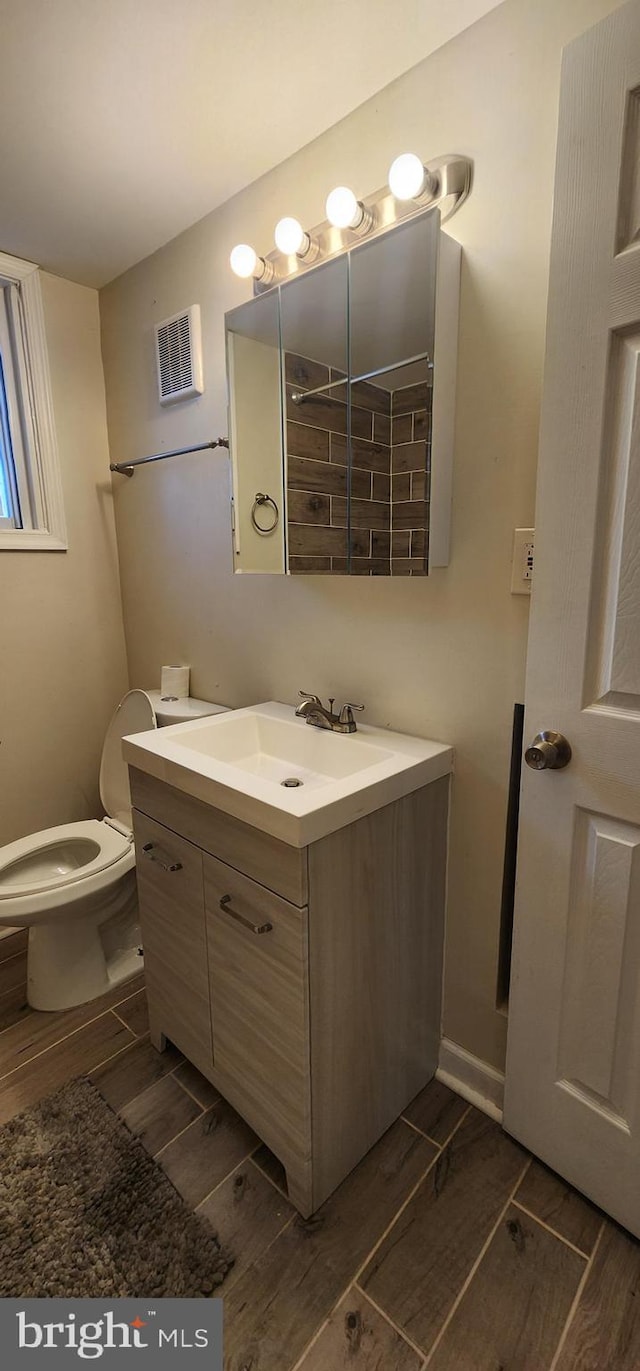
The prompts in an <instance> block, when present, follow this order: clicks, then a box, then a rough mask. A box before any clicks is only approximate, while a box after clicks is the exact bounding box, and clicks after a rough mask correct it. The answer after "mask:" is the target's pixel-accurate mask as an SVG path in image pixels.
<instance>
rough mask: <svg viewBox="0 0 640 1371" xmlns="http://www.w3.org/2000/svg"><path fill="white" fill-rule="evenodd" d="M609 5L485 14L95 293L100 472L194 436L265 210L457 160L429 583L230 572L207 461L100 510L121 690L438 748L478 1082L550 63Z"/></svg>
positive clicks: (539, 290)
mask: <svg viewBox="0 0 640 1371" xmlns="http://www.w3.org/2000/svg"><path fill="white" fill-rule="evenodd" d="M615 8H616V3H615V0H562V3H561V4H558V3H557V0H542V2H541V0H507V3H505V4H504V5H502V6H500V7H499V8H498V9H496V10H494V11H493V12H492V13H490V14H489V15H487V16H486V17H485V18H484V19H482V20H481V21H479V23H477V24H476V25H475V26H474V27H473V28H471V29H469V30H468V31H467V32H466V33H464V34H462V35H461V36H460V37H458V38H456V39H455V40H453V41H452V42H451V43H450V44H448V45H447V46H446V47H444V48H442V49H440V51H438V52H436V53H435V54H433V55H432V56H431V57H429V58H427V60H426V61H424V62H422V63H421V64H420V65H419V66H417V67H415V68H414V69H413V70H412V71H410V72H408V73H407V74H406V75H405V76H403V77H401V78H400V79H399V80H398V81H396V82H395V83H394V84H393V85H391V86H389V87H387V88H386V89H385V90H383V91H381V92H380V93H379V94H378V95H377V96H376V97H375V98H374V99H373V100H371V101H369V102H368V103H367V104H365V105H363V106H362V107H361V108H360V109H359V110H357V111H356V112H355V113H354V114H352V115H350V116H349V117H348V118H347V119H345V120H344V121H343V122H342V123H341V124H339V125H337V126H336V127H334V128H332V129H330V130H329V131H328V132H327V133H326V134H324V135H323V136H322V137H321V138H319V139H317V140H316V141H315V142H314V143H312V144H311V145H310V146H308V147H307V148H305V149H304V150H303V151H302V152H300V153H299V154H297V155H296V156H295V157H293V158H291V159H290V160H289V161H287V162H285V163H284V164H282V165H281V166H279V167H277V168H276V169H275V170H274V171H273V172H271V173H269V175H267V176H265V177H264V178H263V179H262V180H261V181H259V182H257V183H255V184H254V185H252V186H250V187H248V188H247V189H246V190H245V191H243V192H242V193H241V194H240V195H238V196H236V197H235V198H234V199H233V200H231V201H229V202H228V203H227V204H226V205H224V206H222V207H221V208H220V209H219V210H217V211H216V212H215V213H213V214H212V215H210V216H209V217H208V218H206V219H204V220H202V221H201V222H200V223H199V224H197V225H195V226H194V227H193V228H192V229H190V230H189V231H188V232H187V233H184V234H182V235H181V236H180V237H179V238H177V239H175V240H174V241H173V242H171V243H169V244H168V245H167V246H166V247H165V248H163V249H162V250H161V251H160V252H158V253H156V254H155V255H154V256H153V257H151V258H148V259H147V260H146V261H145V262H142V263H141V264H140V265H139V266H137V267H136V268H134V269H133V270H132V271H130V272H128V273H127V274H126V275H124V276H123V277H121V278H120V279H119V280H117V281H115V282H114V283H112V285H110V286H109V287H107V288H106V289H105V290H104V291H103V292H102V294H101V313H102V323H103V355H104V360H105V369H106V382H107V397H108V417H109V432H110V441H111V445H112V453H113V456H114V457H116V456H117V458H119V459H120V458H123V457H135V456H142V455H143V454H144V453H146V452H154V451H156V450H158V449H159V448H162V447H173V446H177V445H179V444H183V443H185V444H186V443H192V442H195V441H197V440H198V439H205V438H208V437H210V436H217V434H218V433H224V432H225V431H226V418H225V383H224V355H223V317H222V316H223V313H224V311H225V310H226V309H229V308H231V307H232V306H234V305H236V304H239V303H240V302H241V301H242V300H243V299H245V298H247V295H248V292H247V288H246V285H245V284H243V283H240V282H238V281H237V280H235V279H234V277H233V276H232V275H231V272H230V270H229V268H228V264H227V262H228V254H229V251H230V249H231V248H232V247H233V245H234V243H236V242H238V241H248V242H253V243H254V244H255V245H256V247H257V248H258V250H261V251H269V249H270V244H271V241H272V239H271V235H272V231H273V225H274V223H275V221H276V220H277V219H278V218H279V217H280V216H281V215H282V214H284V213H288V214H295V215H297V216H298V217H299V218H300V219H301V220H302V222H303V223H306V224H313V223H317V222H318V221H320V220H321V219H322V218H323V213H324V211H323V204H324V197H325V195H326V193H327V191H328V190H329V189H330V188H331V186H332V185H335V184H337V183H340V182H346V183H347V184H349V185H352V186H353V187H354V189H355V190H356V191H357V192H359V193H360V194H366V193H367V192H369V191H371V190H373V189H375V187H377V186H380V185H382V184H383V183H384V180H385V175H386V169H387V167H388V165H389V163H390V161H391V160H392V158H393V156H395V155H396V154H397V153H398V152H400V151H402V150H405V149H408V148H413V149H416V150H417V151H419V152H421V153H422V154H423V155H424V157H425V158H426V159H428V158H429V157H430V156H437V155H439V154H442V153H445V152H454V151H455V152H462V153H465V154H467V155H468V156H470V157H472V158H473V159H474V162H475V177H474V187H473V193H472V195H471V197H470V199H469V201H468V202H467V204H466V205H465V206H464V207H463V209H462V210H461V212H460V213H459V214H458V215H457V216H456V218H455V219H453V220H452V222H451V225H450V230H451V232H452V234H453V235H454V236H455V237H457V238H458V239H459V240H460V242H461V243H462V245H463V248H464V256H463V272H462V298H461V322H460V352H459V371H458V400H457V432H456V450H455V479H454V497H453V539H452V559H451V565H450V567H449V568H448V569H446V570H441V571H438V572H435V573H433V574H432V576H431V577H430V578H429V580H428V581H426V582H425V581H422V580H397V581H395V580H389V581H385V580H384V579H378V578H376V579H372V580H370V579H360V578H357V579H355V580H353V581H349V580H346V579H344V578H340V579H336V580H335V581H329V580H326V579H320V578H301V579H299V580H297V579H292V580H288V579H284V578H278V577H242V576H237V577H233V576H232V575H231V542H230V534H229V516H228V498H229V476H228V462H227V459H226V457H225V456H221V455H219V454H216V455H211V454H204V455H201V456H197V457H193V458H184V459H176V460H175V461H173V462H171V463H167V465H166V466H155V467H149V468H146V469H145V470H144V471H142V472H139V473H138V474H137V475H136V477H135V479H134V480H132V481H125V480H121V481H119V483H118V486H117V489H116V508H117V525H118V539H119V548H120V562H121V570H122V582H123V598H124V614H125V627H126V634H127V643H128V650H129V660H130V672H131V680H132V683H136V684H138V683H140V684H141V683H145V682H155V681H157V680H158V674H159V669H160V664H161V663H162V662H165V661H166V662H169V661H180V660H184V661H185V662H189V663H191V665H192V670H193V675H192V690H193V693H194V694H197V695H200V696H203V697H205V698H207V697H208V698H211V699H217V700H221V701H225V702H227V703H229V704H233V705H243V704H248V703H250V702H255V701H259V700H265V699H270V698H275V699H280V700H285V701H291V702H293V701H294V699H295V696H296V691H297V689H298V688H299V687H304V688H305V689H307V690H315V691H318V692H319V693H320V694H321V695H325V696H326V695H327V694H331V695H335V696H336V697H337V698H338V700H340V699H351V700H353V699H355V700H360V699H362V700H364V701H365V703H366V705H367V715H366V718H368V719H370V720H372V721H374V722H376V723H380V724H388V725H390V726H392V727H395V728H398V729H401V730H405V731H409V732H414V733H418V734H422V735H426V736H431V737H434V738H439V739H444V740H446V741H448V742H451V743H453V744H454V745H455V747H456V752H457V761H456V776H455V781H454V786H453V813H452V824H451V861H450V880H449V912H448V939H447V966H446V992H445V1017H444V1031H445V1033H446V1035H447V1036H448V1037H450V1038H453V1039H454V1040H456V1041H457V1042H458V1043H461V1044H463V1045H464V1046H465V1047H466V1048H468V1049H469V1050H470V1051H471V1052H473V1053H475V1054H477V1055H478V1056H480V1057H482V1058H485V1059H486V1060H488V1061H490V1062H492V1063H494V1064H495V1065H496V1066H501V1064H502V1062H503V1053H504V1040H505V1030H506V1021H505V1018H504V1016H503V1015H502V1014H500V1013H499V1012H497V1010H496V1008H495V997H496V961H497V947H498V931H499V910H500V891H501V880H502V859H503V845H504V825H505V808H506V785H507V777H508V771H509V750H510V729H511V716H512V707H513V702H514V701H515V700H519V699H522V694H523V674H524V659H525V646H526V633H527V614H528V605H527V601H526V599H524V598H522V597H515V598H514V597H512V596H511V595H510V593H509V579H510V557H511V542H512V532H513V529H514V527H516V526H519V525H525V526H527V525H529V524H531V523H533V517H534V486H535V465H536V443H537V425H538V408H539V400H540V384H541V373H542V361H543V344H544V325H545V309H546V289H547V271H548V258H549V233H550V218H551V201H552V190H553V170H554V152H555V138H556V122H557V101H558V81H559V68H560V53H561V47H562V45H563V44H564V43H565V42H567V41H569V40H570V39H571V38H573V37H574V36H576V35H577V34H578V33H580V32H582V31H583V30H584V29H585V28H587V27H589V25H590V24H592V23H595V22H596V21H597V20H598V19H599V18H601V17H602V16H604V15H605V14H606V13H608V12H610V11H611V10H612V9H615ZM256 137H257V138H259V137H260V122H259V117H258V115H257V116H256ZM167 190H168V193H170V169H168V171H167ZM196 301H197V302H199V303H200V305H201V307H202V315H203V328H204V349H205V365H206V392H205V394H204V396H203V397H202V398H201V399H198V400H197V401H192V402H187V403H183V404H181V405H177V406H175V407H174V408H173V409H170V410H169V409H167V410H165V411H161V410H160V408H159V406H158V402H157V398H156V393H155V376H154V365H153V336H152V325H153V323H154V321H156V320H159V319H162V318H164V317H166V316H167V315H169V314H171V313H172V312H174V311H176V310H178V309H181V308H183V307H184V306H187V305H190V304H192V303H194V302H196Z"/></svg>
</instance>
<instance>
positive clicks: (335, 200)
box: [325, 186, 364, 229]
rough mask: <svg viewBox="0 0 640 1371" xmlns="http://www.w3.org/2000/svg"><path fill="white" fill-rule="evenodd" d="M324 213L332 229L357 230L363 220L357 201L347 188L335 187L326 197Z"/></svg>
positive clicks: (360, 206) (362, 212)
mask: <svg viewBox="0 0 640 1371" xmlns="http://www.w3.org/2000/svg"><path fill="white" fill-rule="evenodd" d="M325 213H326V216H327V219H328V220H329V223H330V224H333V226H334V228H341V229H345V228H358V227H359V225H360V224H361V223H362V220H363V218H364V210H363V207H362V205H361V204H360V201H359V200H356V197H355V195H354V193H353V191H352V190H349V187H348V186H336V187H335V190H332V191H331V193H330V194H329V195H328V196H327V202H326V205H325Z"/></svg>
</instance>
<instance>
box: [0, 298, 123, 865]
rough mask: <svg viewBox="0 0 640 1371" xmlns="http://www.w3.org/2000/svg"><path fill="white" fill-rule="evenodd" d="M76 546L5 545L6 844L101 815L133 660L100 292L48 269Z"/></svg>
mask: <svg viewBox="0 0 640 1371" xmlns="http://www.w3.org/2000/svg"><path fill="white" fill-rule="evenodd" d="M42 287H43V303H44V314H45V326H46V334H47V346H48V350H49V361H50V367H51V381H52V389H53V404H54V411H55V421H56V432H57V438H58V447H59V452H60V464H61V468H62V482H63V489H64V500H65V510H66V518H67V532H68V541H69V547H68V551H67V552H0V602H1V606H2V607H1V610H0V622H1V623H2V659H1V662H0V720H1V735H0V736H1V742H2V746H1V750H0V776H1V782H0V844H3V843H7V842H10V841H12V840H13V839H14V838H18V837H21V836H22V835H23V834H25V833H30V832H34V831H35V830H37V829H40V828H45V827H49V826H51V825H54V824H60V823H67V822H69V821H71V820H73V819H84V818H87V817H91V816H95V815H97V814H98V813H100V810H99V799H98V786H97V782H98V768H99V764H100V751H101V747H102V740H103V736H104V731H105V728H106V725H107V723H108V721H109V716H110V714H111V712H112V710H113V708H114V706H115V705H116V703H117V701H118V698H119V695H120V694H121V693H122V692H123V690H125V689H126V680H127V678H126V660H125V648H124V634H123V630H122V614H121V607H120V586H119V576H118V561H117V552H116V544H115V529H114V519H113V499H112V494H111V485H110V480H109V468H108V463H109V457H108V449H107V431H106V413H105V400H104V380H103V373H102V363H101V357H100V329H99V316H98V296H97V292H96V291H94V290H88V289H87V288H86V287H85V286H77V285H73V284H71V283H70V282H68V281H62V280H60V279H59V278H57V277H54V276H48V275H43V278H42Z"/></svg>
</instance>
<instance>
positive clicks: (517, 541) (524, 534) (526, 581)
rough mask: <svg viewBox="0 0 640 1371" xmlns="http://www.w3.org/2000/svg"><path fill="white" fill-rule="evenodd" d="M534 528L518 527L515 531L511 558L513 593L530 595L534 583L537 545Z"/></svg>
mask: <svg viewBox="0 0 640 1371" xmlns="http://www.w3.org/2000/svg"><path fill="white" fill-rule="evenodd" d="M535 534H536V531H535V529H534V528H516V529H514V533H513V557H512V560H511V594H512V595H530V594H531V586H532V583H533V562H534V547H535Z"/></svg>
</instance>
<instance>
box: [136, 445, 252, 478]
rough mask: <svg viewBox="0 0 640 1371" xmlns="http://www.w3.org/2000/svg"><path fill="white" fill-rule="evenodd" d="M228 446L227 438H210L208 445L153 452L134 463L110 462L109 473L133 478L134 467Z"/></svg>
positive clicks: (138, 458)
mask: <svg viewBox="0 0 640 1371" xmlns="http://www.w3.org/2000/svg"><path fill="white" fill-rule="evenodd" d="M228 446H229V439H228V438H212V439H211V442H209V443H195V444H194V446H193V447H175V448H173V450H172V451H171V452H154V453H153V454H152V456H151V457H137V458H136V460H135V462H110V463H109V471H118V472H119V473H120V475H121V476H133V469H134V467H144V466H146V464H147V462H165V461H166V460H167V457H184V456H185V454H186V453H188V452H204V450H205V448H211V447H227V448H228Z"/></svg>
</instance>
